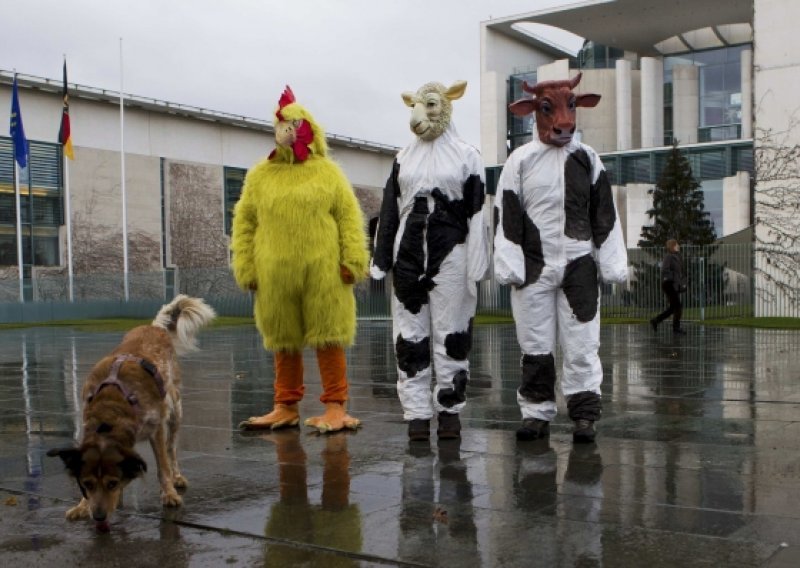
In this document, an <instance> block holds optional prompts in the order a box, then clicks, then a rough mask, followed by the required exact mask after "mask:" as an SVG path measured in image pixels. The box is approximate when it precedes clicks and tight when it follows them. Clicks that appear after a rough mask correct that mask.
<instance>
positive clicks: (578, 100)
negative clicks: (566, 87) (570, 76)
mask: <svg viewBox="0 0 800 568" xmlns="http://www.w3.org/2000/svg"><path fill="white" fill-rule="evenodd" d="M599 102H600V95H596V94H594V93H584V94H582V95H578V96H576V97H575V106H579V107H587V108H591V107H596V106H597V103H599Z"/></svg>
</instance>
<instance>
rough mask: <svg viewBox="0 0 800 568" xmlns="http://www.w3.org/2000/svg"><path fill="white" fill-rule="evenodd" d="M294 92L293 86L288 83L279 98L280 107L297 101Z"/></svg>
mask: <svg viewBox="0 0 800 568" xmlns="http://www.w3.org/2000/svg"><path fill="white" fill-rule="evenodd" d="M295 100H296V99H295V98H294V93H293V92H292V88H291V87H290V86H289V85H286V88H285V89H284V90H283V94H282V95H281V98H280V100H278V107H279V108H283V107H285V106H286V105H289V104H292V103H293V102H295Z"/></svg>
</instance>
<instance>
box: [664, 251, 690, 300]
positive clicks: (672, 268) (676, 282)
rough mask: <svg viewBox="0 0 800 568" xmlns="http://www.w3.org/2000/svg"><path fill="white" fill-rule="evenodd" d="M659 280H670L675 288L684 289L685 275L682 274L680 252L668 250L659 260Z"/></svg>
mask: <svg viewBox="0 0 800 568" xmlns="http://www.w3.org/2000/svg"><path fill="white" fill-rule="evenodd" d="M661 280H662V281H664V282H672V284H673V286H674V287H675V290H676V291H677V290H684V289H686V276H684V274H683V259H682V258H681V255H680V253H677V252H668V253H667V254H666V255H664V260H662V261H661Z"/></svg>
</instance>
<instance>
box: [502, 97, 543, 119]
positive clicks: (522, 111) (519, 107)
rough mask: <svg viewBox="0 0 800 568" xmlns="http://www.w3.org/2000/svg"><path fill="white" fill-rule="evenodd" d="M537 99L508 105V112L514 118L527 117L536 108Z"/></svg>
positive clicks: (523, 100) (522, 100) (521, 100)
mask: <svg viewBox="0 0 800 568" xmlns="http://www.w3.org/2000/svg"><path fill="white" fill-rule="evenodd" d="M538 106H539V105H538V101H537V99H520V100H518V101H514V102H513V103H511V104H510V105H508V110H510V111H511V114H513V115H515V116H528V115H529V114H531V113H532V112H534V111H535V110H536V108H537V107H538Z"/></svg>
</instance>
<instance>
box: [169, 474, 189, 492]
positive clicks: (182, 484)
mask: <svg viewBox="0 0 800 568" xmlns="http://www.w3.org/2000/svg"><path fill="white" fill-rule="evenodd" d="M172 485H173V486H174V487H175V488H176V489H186V488H187V487H189V481H188V480H187V479H186V478H185V477H183V476H182V475H176V476H175V479H174V480H173V481H172Z"/></svg>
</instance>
